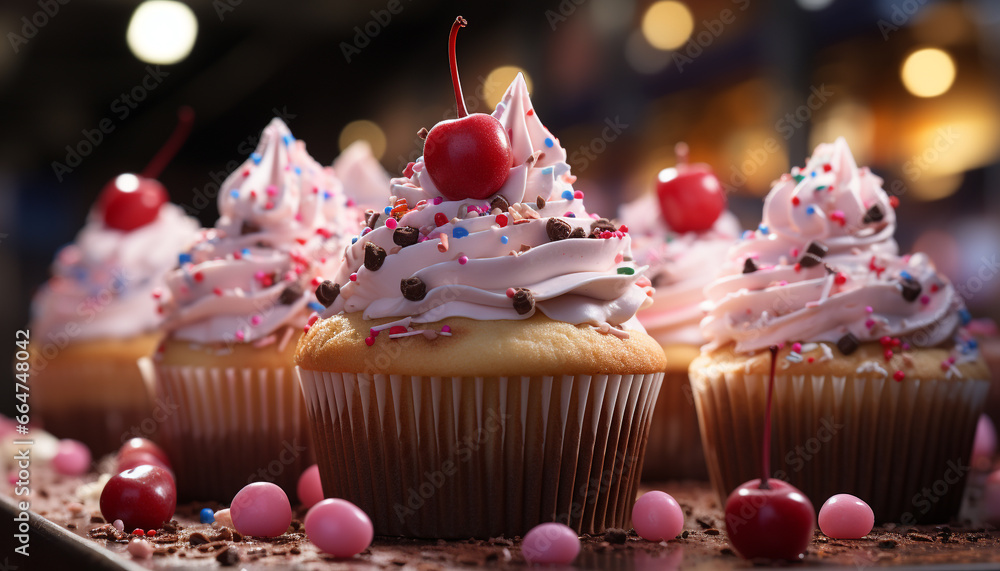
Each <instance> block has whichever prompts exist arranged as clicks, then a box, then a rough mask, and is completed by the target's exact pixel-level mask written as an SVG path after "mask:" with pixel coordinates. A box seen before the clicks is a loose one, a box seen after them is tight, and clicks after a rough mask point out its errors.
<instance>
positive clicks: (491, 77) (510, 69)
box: [483, 65, 531, 113]
mask: <svg viewBox="0 0 1000 571" xmlns="http://www.w3.org/2000/svg"><path fill="white" fill-rule="evenodd" d="M519 73H520V74H521V75H523V76H524V84H525V85H527V86H528V93H529V94H530V93H531V76H529V75H528V74H527V73H526V72H525V71H524V70H523V69H521V68H519V67H517V66H513V65H502V66H500V67H498V68H496V69H494V70H493V71H491V72H490V73H489V74H487V75H486V82H485V83H484V84H483V98H484V99H486V105H487V107H489V110H486V111H485V112H486V113H489V112H490V111H492V110H493V108H494V107H496V106H497V103H500V100H501V99H503V94H504V93H506V92H507V87H508V86H509V85H510V82H512V81H514V78H515V77H517V74H519Z"/></svg>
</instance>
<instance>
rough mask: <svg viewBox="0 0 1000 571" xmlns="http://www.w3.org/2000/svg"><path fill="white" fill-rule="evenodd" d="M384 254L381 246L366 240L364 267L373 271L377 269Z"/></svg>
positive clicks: (383, 259)
mask: <svg viewBox="0 0 1000 571" xmlns="http://www.w3.org/2000/svg"><path fill="white" fill-rule="evenodd" d="M386 255H387V254H386V253H385V250H383V249H382V247H381V246H379V245H378V244H372V243H371V242H368V243H367V244H365V267H366V268H368V269H369V270H371V271H373V272H374V271H376V270H378V269H379V268H381V267H382V262H384V261H385V257H386Z"/></svg>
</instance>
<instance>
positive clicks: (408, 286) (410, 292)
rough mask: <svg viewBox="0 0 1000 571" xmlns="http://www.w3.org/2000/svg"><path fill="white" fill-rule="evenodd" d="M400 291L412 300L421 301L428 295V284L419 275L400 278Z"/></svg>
mask: <svg viewBox="0 0 1000 571" xmlns="http://www.w3.org/2000/svg"><path fill="white" fill-rule="evenodd" d="M399 291H401V292H403V297H405V298H406V299H408V300H410V301H420V300H422V299H424V296H425V295H427V284H425V283H424V281H423V280H422V279H420V278H418V277H412V278H405V279H402V280H399Z"/></svg>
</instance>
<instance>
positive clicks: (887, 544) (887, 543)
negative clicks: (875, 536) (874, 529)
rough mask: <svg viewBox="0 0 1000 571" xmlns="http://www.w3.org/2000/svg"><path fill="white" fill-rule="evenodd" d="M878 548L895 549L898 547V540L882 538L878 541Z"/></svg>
mask: <svg viewBox="0 0 1000 571" xmlns="http://www.w3.org/2000/svg"><path fill="white" fill-rule="evenodd" d="M878 546H879V549H896V548H897V547H899V542H898V541H896V540H895V539H883V540H882V541H879V542H878Z"/></svg>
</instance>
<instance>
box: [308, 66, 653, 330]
mask: <svg viewBox="0 0 1000 571" xmlns="http://www.w3.org/2000/svg"><path fill="white" fill-rule="evenodd" d="M493 116H494V117H496V118H497V119H498V120H499V121H500V123H501V124H502V125H503V127H504V128H505V129H506V130H507V132H508V134H509V135H510V139H511V147H512V151H513V158H514V160H513V164H514V166H513V167H512V168H511V171H510V176H509V178H508V180H507V182H506V183H505V184H504V186H503V187H502V188H501V189H500V190H499V191H498V192H497V194H496V195H494V196H493V197H490V198H489V199H487V200H485V201H483V200H472V199H469V200H460V201H451V200H447V199H444V198H443V197H442V196H441V194H440V193H439V192H438V191H437V189H436V188H435V186H434V183H433V181H432V180H431V178H430V176H429V175H428V174H427V170H426V169H425V168H424V162H423V157H421V158H419V159H417V161H416V162H415V163H414V164H412V165H411V166H410V168H411V169H412V173H413V174H412V176H409V177H402V178H395V179H392V189H391V194H392V196H391V197H390V207H388V208H387V209H386V211H382V212H376V213H375V215H377V216H378V218H377V220H376V222H375V223H374V224H371V226H372V227H373V228H366V229H365V231H364V233H363V234H362V235H361V236H360V239H358V240H357V241H356V242H355V243H354V245H353V246H351V247H350V248H348V250H347V254H346V259H345V263H344V264H343V266H341V268H340V271H339V272H338V273H337V274H336V277H335V279H334V281H335V283H336V284H337V285H338V286H339V287H340V293H339V296H338V297H337V298H336V299H335V300H334V302H333V303H332V304H331V305H330V306H329V307H328V308H327V310H326V311H324V312H323V313H322V316H323V317H330V316H332V315H335V314H338V313H341V312H356V311H362V312H363V316H364V317H365V318H366V319H374V318H384V317H401V318H404V321H405V324H406V325H408V324H409V323H410V322H413V323H426V322H433V321H438V320H442V319H445V318H449V317H459V316H461V317H468V318H472V319H480V320H491V319H511V320H514V319H527V318H529V317H531V316H532V315H533V314H534V313H535V311H536V310H537V311H541V312H542V313H543V314H545V315H546V316H548V317H550V318H552V319H554V320H558V321H565V322H569V323H573V324H590V325H593V326H595V327H597V328H599V329H600V330H601V331H603V332H613V333H615V334H618V335H627V333H626V332H625V331H624V330H626V329H641V326H640V325H639V324H638V321H637V320H635V318H634V316H635V313H636V311H638V310H639V308H641V307H644V306H646V305H648V304H649V303H651V302H650V299H649V294H650V293H651V288H650V287H649V280H648V279H646V278H644V277H643V275H642V272H643V271H644V270H645V268H638V269H637V268H636V267H635V266H634V264H632V263H631V259H630V254H629V243H630V241H629V237H628V235H627V234H626V233H624V232H621V231H620V230H615V229H614V228H611V229H606V230H605V231H604V232H603V233H602V234H601V235H603V236H604V237H603V238H600V237H598V238H589V239H588V238H567V239H562V240H558V241H553V240H550V238H549V234H548V232H547V226H548V225H549V222H550V220H558V221H561V222H553V223H552V224H557V225H559V226H561V225H562V223H565V224H567V225H568V226H569V230H576V229H580V230H579V231H578V234H579V233H580V232H582V233H583V234H584V235H589V234H591V232H592V225H593V224H594V223H595V218H597V217H596V215H590V214H588V213H587V211H586V209H585V208H584V204H583V200H582V199H583V193H582V192H580V191H576V190H574V189H573V186H572V183H573V182H574V181H575V180H576V177H574V176H573V175H572V174H570V167H569V165H568V164H567V163H566V150H565V149H563V148H562V147H561V146H560V145H559V141H558V139H556V138H555V137H554V136H553V135H552V134H551V133H550V132H549V131H548V129H546V128H545V127H544V126H543V125H542V123H541V121H540V120H539V118H538V115H537V114H536V113H535V112H534V109H533V107H532V105H531V100H530V99H529V97H528V90H527V86H526V85H525V83H524V78H523V77H521V76H520V75H518V76H517V77H516V78H515V79H514V81H513V82H512V83H511V85H510V86H509V87H508V88H507V92H506V94H505V95H504V97H503V99H502V101H501V102H500V103H499V104H498V105H497V108H496V110H495V111H494V112H493ZM498 196H499V197H503V199H504V200H505V201H506V202H507V203H508V205H509V207H508V208H499V207H496V208H494V207H491V203H492V202H493V201H494V200H496V197H498ZM539 198H541V199H542V200H541V201H539V200H538V199H539ZM404 201H405V202H404ZM543 201H544V205H541V204H542V202H543ZM394 207H395V208H397V213H398V212H405V213H404V214H402V216H401V217H399V218H398V220H397V219H396V218H395V217H394V216H389V215H388V214H389V212H390V211H391V210H392V209H393V208H394ZM390 219H391V222H388V225H387V221H388V220H390ZM604 224H605V225H607V224H608V223H607V221H604ZM400 227H411V228H413V229H416V230H414V231H419V237H418V238H415V239H417V240H419V241H418V242H416V243H413V244H410V245H406V246H400V245H398V244H397V243H396V242H395V241H394V235H396V232H397V229H398V228H400ZM564 228H565V227H564ZM599 233H600V232H599ZM369 244H374V245H376V246H378V248H381V249H382V250H384V252H385V257H384V261H383V262H382V263H381V266H380V267H378V268H377V269H369V268H368V267H366V265H365V258H366V253H367V252H366V250H369V249H370V247H369ZM410 278H419V280H421V281H422V282H423V283H424V284H425V286H426V295H425V296H424V297H423V298H422V299H420V300H411V299H407V298H406V297H404V295H403V294H402V291H401V281H402V280H405V279H410ZM511 288H527V289H528V290H529V291H530V292H531V296H532V297H533V300H534V306H533V307H532V308H531V309H530V310H529V311H526V312H524V313H521V312H518V311H517V310H515V308H514V307H513V304H512V298H511V297H509V295H510V294H512V293H513V291H511ZM425 334H426V333H425Z"/></svg>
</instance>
